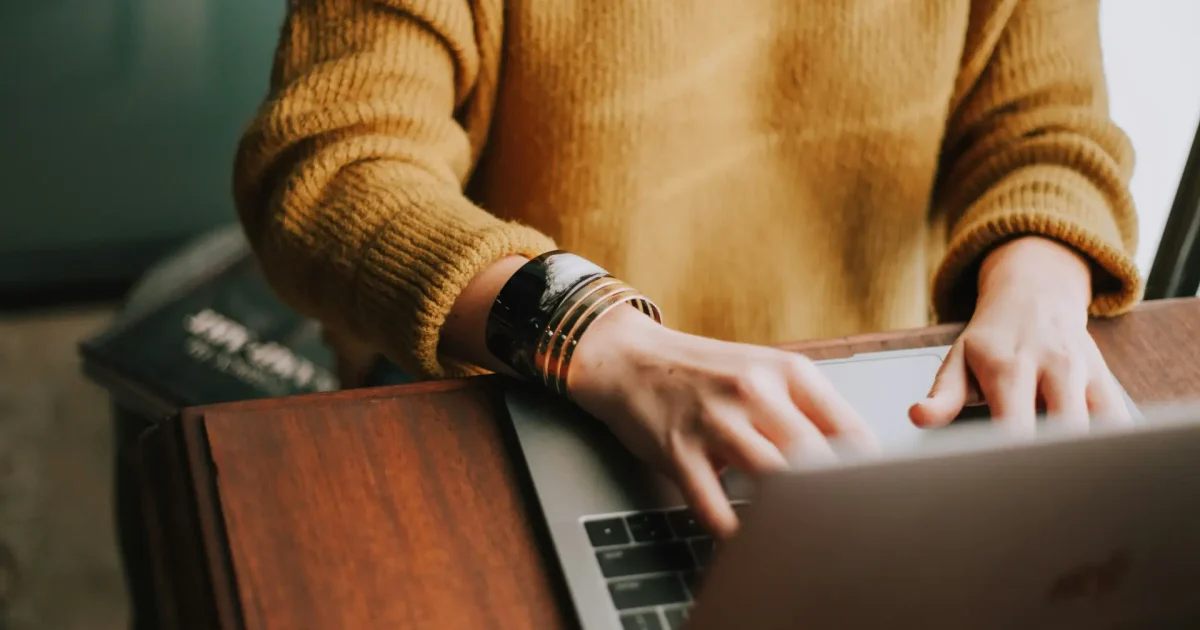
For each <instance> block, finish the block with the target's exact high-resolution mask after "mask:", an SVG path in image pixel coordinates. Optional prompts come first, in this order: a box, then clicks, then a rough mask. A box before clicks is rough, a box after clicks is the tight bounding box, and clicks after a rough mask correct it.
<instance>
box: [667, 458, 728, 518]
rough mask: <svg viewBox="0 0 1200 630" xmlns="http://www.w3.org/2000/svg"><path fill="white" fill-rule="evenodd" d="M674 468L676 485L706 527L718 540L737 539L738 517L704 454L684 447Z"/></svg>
mask: <svg viewBox="0 0 1200 630" xmlns="http://www.w3.org/2000/svg"><path fill="white" fill-rule="evenodd" d="M674 464H675V469H676V472H675V479H676V483H678V484H679V489H680V491H681V492H683V496H684V498H685V499H686V500H687V503H688V505H690V506H691V507H692V511H694V512H695V513H696V516H697V517H698V518H699V519H700V521H701V522H702V523H704V526H705V527H706V528H708V530H709V531H710V532H712V533H713V535H714V536H718V537H722V538H724V537H728V536H731V535H733V533H734V532H736V531H737V526H738V521H737V515H736V514H735V513H734V511H733V506H731V505H730V504H729V498H728V497H726V496H725V489H724V488H723V487H722V486H721V479H720V477H718V476H717V472H716V471H715V470H713V467H712V463H711V462H710V461H709V459H708V456H707V455H706V454H705V453H704V450H703V449H701V448H699V447H698V446H696V445H691V444H688V445H681V446H680V447H679V448H678V449H677V450H676V454H675V458H674Z"/></svg>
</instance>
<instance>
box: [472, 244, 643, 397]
mask: <svg viewBox="0 0 1200 630" xmlns="http://www.w3.org/2000/svg"><path fill="white" fill-rule="evenodd" d="M630 305H631V306H633V307H635V308H636V309H637V311H639V312H640V316H641V317H642V318H644V319H647V320H650V321H651V322H657V321H660V319H661V316H660V314H659V311H658V307H657V306H655V305H654V303H653V302H651V301H650V300H649V299H648V298H646V297H645V296H643V295H642V294H640V293H638V292H637V291H636V290H634V289H633V288H632V287H630V286H629V285H627V284H625V283H624V282H621V281H620V280H617V279H616V278H613V277H612V276H611V275H609V273H608V272H607V271H605V270H604V269H602V268H600V267H598V266H596V265H595V264H593V263H591V262H589V261H587V260H585V259H583V258H580V257H579V256H575V255H573V254H569V253H566V252H560V251H554V252H548V253H546V254H543V255H541V256H538V257H537V258H535V259H533V260H531V261H528V262H527V263H525V264H524V265H522V266H521V268H520V269H519V270H517V272H516V273H515V274H513V275H512V277H511V278H510V279H509V280H508V282H507V283H506V284H505V285H504V287H503V288H502V289H501V290H500V292H499V294H498V295H497V297H496V300H495V302H494V303H493V306H492V309H491V311H490V313H489V315H488V323H487V327H486V329H487V330H486V344H487V348H488V350H489V351H490V352H491V354H492V355H493V356H494V357H495V358H496V359H497V360H499V361H500V362H502V363H504V364H505V365H506V366H508V367H509V368H511V369H512V371H513V372H514V373H516V374H517V375H519V376H521V377H524V378H526V379H528V380H530V381H531V382H534V383H537V384H539V385H542V386H543V387H545V388H547V389H548V390H550V391H551V392H554V393H557V394H564V395H569V391H568V387H567V382H568V381H569V380H570V374H571V371H572V366H573V365H575V364H576V363H577V361H576V358H575V357H576V355H577V352H578V346H579V342H580V340H582V339H583V338H584V337H585V336H589V337H594V336H595V335H594V334H592V333H593V332H594V331H593V327H594V326H597V325H598V324H601V322H603V324H604V326H612V325H613V322H614V321H616V322H619V321H621V316H620V315H619V316H618V319H616V320H614V319H613V318H612V317H609V316H610V315H611V314H612V313H611V311H614V310H618V309H619V310H621V311H625V310H629V309H628V306H630Z"/></svg>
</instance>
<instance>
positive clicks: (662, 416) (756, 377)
mask: <svg viewBox="0 0 1200 630" xmlns="http://www.w3.org/2000/svg"><path fill="white" fill-rule="evenodd" d="M569 379H570V380H569V383H568V389H569V391H570V393H571V395H572V398H573V399H574V400H575V401H576V403H577V404H579V406H580V407H582V408H583V409H585V410H586V411H588V412H589V413H591V414H592V415H593V416H595V417H597V418H599V419H600V420H602V421H603V422H605V423H606V424H607V425H608V426H609V427H610V428H611V429H612V431H613V432H614V433H615V434H616V435H617V437H618V438H620V440H621V441H622V442H623V443H624V444H625V445H626V446H627V447H628V448H629V449H630V450H631V451H633V452H634V454H636V455H638V456H639V457H641V458H642V459H644V460H646V461H648V462H650V463H651V464H653V465H655V466H657V467H658V468H659V469H660V470H662V471H663V472H665V473H666V474H667V475H669V476H670V477H672V478H674V479H675V481H676V482H677V483H678V484H679V487H680V488H681V490H682V491H683V493H684V495H685V496H686V497H687V500H688V503H689V504H690V505H691V506H692V509H693V510H694V511H695V512H696V514H697V516H698V517H699V518H700V520H701V521H702V522H704V523H705V524H706V525H707V526H708V527H709V529H710V530H711V531H713V533H714V534H716V535H718V536H725V535H729V534H731V533H732V532H733V531H734V530H735V529H736V527H737V517H736V516H735V515H734V512H733V509H732V507H731V506H730V504H729V500H728V498H727V497H726V496H725V492H724V489H723V488H722V486H721V483H720V480H719V477H718V474H719V471H720V470H721V469H722V468H723V467H724V466H725V465H726V464H728V465H732V466H734V467H736V468H738V469H740V470H742V471H743V472H745V473H747V474H749V475H751V476H754V475H757V474H761V473H765V472H769V471H774V470H779V469H782V468H785V467H786V466H787V462H788V460H789V457H790V456H799V457H803V456H805V454H806V453H807V454H810V455H819V454H822V453H826V454H827V453H828V452H829V445H828V443H827V442H826V437H827V436H832V435H842V436H846V437H847V438H849V439H850V440H851V441H852V442H858V443H862V444H864V445H870V444H873V441H872V438H871V437H870V434H869V432H868V429H867V427H866V425H865V423H864V422H863V421H862V419H861V418H860V417H859V416H858V414H857V413H856V412H855V411H854V409H853V408H851V407H850V405H849V403H847V402H846V401H845V400H844V399H843V398H842V397H841V396H840V395H839V394H838V393H837V392H836V391H834V389H833V386H832V385H831V383H830V382H829V381H828V380H827V379H826V378H825V377H824V376H823V375H822V374H821V372H820V371H819V369H818V368H817V367H816V366H815V365H814V364H813V363H812V362H811V361H809V360H807V359H805V358H804V357H801V356H799V355H796V354H792V353H788V352H783V351H780V350H775V349H772V348H765V347H759V346H751V345H745V344H736V343H728V342H723V341H715V340H712V339H706V338H703V337H696V336H693V335H687V334H684V333H680V332H676V331H672V330H670V329H667V328H664V327H662V326H659V325H658V324H655V323H654V322H652V321H651V320H650V319H649V318H647V317H645V316H644V315H642V314H641V313H638V312H637V311H635V310H634V309H632V308H625V307H622V308H618V309H615V310H614V311H613V312H611V313H608V314H607V315H605V316H604V317H603V318H601V319H600V320H598V321H597V322H596V323H595V324H594V325H593V326H592V327H591V328H589V329H588V332H587V334H586V335H584V337H583V338H582V339H581V340H580V343H579V347H578V349H577V350H576V352H575V356H574V359H573V362H572V367H571V372H570V376H569Z"/></svg>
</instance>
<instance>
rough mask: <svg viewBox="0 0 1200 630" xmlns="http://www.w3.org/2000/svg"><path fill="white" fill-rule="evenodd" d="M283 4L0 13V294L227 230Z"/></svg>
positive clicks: (11, 6) (136, 265) (115, 1)
mask: <svg viewBox="0 0 1200 630" xmlns="http://www.w3.org/2000/svg"><path fill="white" fill-rule="evenodd" d="M283 11H284V0H36V1H35V2H24V1H16V2H13V1H0V113H2V116H0V190H2V191H3V192H2V193H0V288H4V287H11V286H12V285H14V284H15V285H20V284H22V283H25V284H28V283H46V282H63V281H84V282H86V281H92V280H114V279H120V278H128V277H132V276H133V275H136V274H137V273H139V272H140V270H141V269H143V268H144V267H145V266H146V265H147V264H148V263H149V262H150V261H151V260H153V259H154V258H155V257H157V256H158V255H159V254H160V253H161V252H162V251H163V250H164V248H170V247H172V246H173V245H174V244H175V243H178V242H179V241H180V240H182V239H185V238H187V237H189V236H191V235H194V234H196V233H197V232H199V231H202V230H205V229H208V228H211V227H213V226H215V225H218V224H223V223H227V222H229V221H232V220H234V215H233V208H232V205H231V201H230V164H231V159H232V155H233V151H234V147H235V144H236V142H237V137H238V134H239V132H240V130H241V128H242V126H243V125H244V124H245V122H246V120H247V118H248V117H249V116H250V115H251V113H252V112H253V110H254V108H255V107H256V106H257V104H258V102H259V100H260V99H261V98H262V95H263V93H264V90H265V86H266V80H267V77H268V74H269V71H270V64H271V54H272V51H273V48H274V46H275V42H276V38H277V36H278V29H279V24H280V20H281V19H282V16H283Z"/></svg>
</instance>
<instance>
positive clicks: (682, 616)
mask: <svg viewBox="0 0 1200 630" xmlns="http://www.w3.org/2000/svg"><path fill="white" fill-rule="evenodd" d="M690 610H691V608H690V607H688V606H683V607H681V608H665V609H663V616H664V617H666V618H667V630H680V628H683V624H684V622H686V621H687V618H688V611H690Z"/></svg>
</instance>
